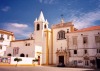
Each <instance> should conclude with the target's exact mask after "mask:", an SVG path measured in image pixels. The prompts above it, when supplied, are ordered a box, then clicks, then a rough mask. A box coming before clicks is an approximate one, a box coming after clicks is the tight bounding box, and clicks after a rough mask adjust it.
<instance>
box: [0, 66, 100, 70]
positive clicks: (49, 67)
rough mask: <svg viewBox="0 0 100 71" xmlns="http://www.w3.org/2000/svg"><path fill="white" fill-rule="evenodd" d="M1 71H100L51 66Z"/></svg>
mask: <svg viewBox="0 0 100 71" xmlns="http://www.w3.org/2000/svg"><path fill="white" fill-rule="evenodd" d="M0 71H100V70H97V69H96V70H94V69H88V68H67V67H64V68H62V67H51V66H28V67H27V66H18V67H14V66H1V67H0Z"/></svg>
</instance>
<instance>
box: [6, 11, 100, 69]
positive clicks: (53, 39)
mask: <svg viewBox="0 0 100 71" xmlns="http://www.w3.org/2000/svg"><path fill="white" fill-rule="evenodd" d="M48 24H49V23H48V21H47V19H45V18H44V15H43V12H42V11H41V13H40V16H39V18H38V19H37V18H36V20H35V21H34V32H33V33H32V34H31V36H30V38H29V39H28V40H15V41H12V42H11V47H10V48H8V49H7V50H6V52H7V53H6V56H8V55H11V56H18V57H34V58H38V59H39V63H38V64H39V65H59V64H60V63H63V64H65V65H66V66H82V67H92V66H93V67H98V66H100V65H99V64H100V56H99V55H100V49H99V48H100V26H92V27H88V28H84V29H81V30H77V29H76V28H75V27H74V25H73V23H72V22H67V23H65V22H64V20H63V19H61V22H60V23H59V24H55V25H52V26H51V29H50V28H48ZM27 43H28V44H27ZM26 45H27V46H26ZM28 45H29V46H28ZM17 51H18V52H17Z"/></svg>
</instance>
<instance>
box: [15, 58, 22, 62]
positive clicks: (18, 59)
mask: <svg viewBox="0 0 100 71" xmlns="http://www.w3.org/2000/svg"><path fill="white" fill-rule="evenodd" d="M14 61H17V62H19V61H22V59H21V58H15V59H14Z"/></svg>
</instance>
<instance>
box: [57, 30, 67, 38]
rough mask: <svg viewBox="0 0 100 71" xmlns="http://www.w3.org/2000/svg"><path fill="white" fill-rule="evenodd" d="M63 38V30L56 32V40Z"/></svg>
mask: <svg viewBox="0 0 100 71" xmlns="http://www.w3.org/2000/svg"><path fill="white" fill-rule="evenodd" d="M63 39H66V38H65V31H63V30H61V31H59V32H58V33H57V40H63Z"/></svg>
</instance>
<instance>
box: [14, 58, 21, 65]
mask: <svg viewBox="0 0 100 71" xmlns="http://www.w3.org/2000/svg"><path fill="white" fill-rule="evenodd" d="M14 61H17V64H18V62H19V61H22V59H21V58H15V59H14ZM17 64H16V66H17Z"/></svg>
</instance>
